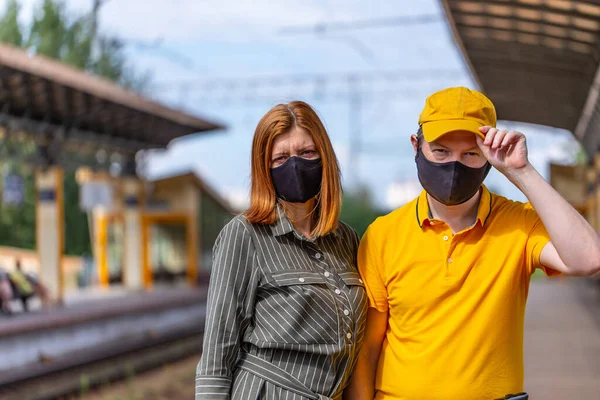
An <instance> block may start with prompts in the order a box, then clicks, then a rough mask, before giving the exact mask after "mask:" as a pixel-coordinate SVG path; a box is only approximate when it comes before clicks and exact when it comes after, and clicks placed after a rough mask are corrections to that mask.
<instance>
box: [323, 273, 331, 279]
mask: <svg viewBox="0 0 600 400" xmlns="http://www.w3.org/2000/svg"><path fill="white" fill-rule="evenodd" d="M323 275H325V278H329V275H331V274H330V273H329V272H325V273H324V274H323Z"/></svg>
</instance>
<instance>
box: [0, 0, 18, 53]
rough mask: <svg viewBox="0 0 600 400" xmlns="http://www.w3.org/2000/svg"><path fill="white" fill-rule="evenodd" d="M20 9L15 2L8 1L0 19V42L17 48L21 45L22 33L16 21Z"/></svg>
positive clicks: (14, 0)
mask: <svg viewBox="0 0 600 400" xmlns="http://www.w3.org/2000/svg"><path fill="white" fill-rule="evenodd" d="M20 9H21V6H20V5H19V3H18V2H17V0H9V2H8V3H7V4H6V9H5V10H4V13H3V14H2V17H0V42H3V43H8V44H12V45H13V46H17V47H21V46H22V45H23V33H22V31H21V27H20V25H19V21H18V18H19V10H20Z"/></svg>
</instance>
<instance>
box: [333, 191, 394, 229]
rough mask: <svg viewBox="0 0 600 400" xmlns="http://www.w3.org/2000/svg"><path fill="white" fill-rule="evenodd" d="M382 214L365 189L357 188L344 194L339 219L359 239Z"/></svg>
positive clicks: (383, 212)
mask: <svg viewBox="0 0 600 400" xmlns="http://www.w3.org/2000/svg"><path fill="white" fill-rule="evenodd" d="M384 214H385V211H383V210H381V209H379V208H378V207H377V206H376V205H375V204H374V202H373V199H372V198H371V194H370V193H369V190H368V189H367V188H366V187H359V188H356V189H354V190H353V191H352V192H347V193H344V202H343V205H342V212H341V214H340V219H341V220H342V221H344V222H345V223H347V224H348V225H350V226H351V227H352V228H354V230H355V231H356V233H358V236H359V237H362V235H363V234H364V233H365V231H366V230H367V227H368V226H369V225H370V224H371V223H372V222H373V221H375V219H376V218H377V217H379V216H381V215H384Z"/></svg>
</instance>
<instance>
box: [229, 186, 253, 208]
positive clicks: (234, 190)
mask: <svg viewBox="0 0 600 400" xmlns="http://www.w3.org/2000/svg"><path fill="white" fill-rule="evenodd" d="M223 193H224V197H225V199H226V200H227V201H228V202H229V204H230V205H231V207H232V208H233V209H234V210H236V211H243V210H246V209H247V208H248V207H249V206H250V193H249V192H248V190H247V189H244V188H241V187H228V188H225V190H224V191H223Z"/></svg>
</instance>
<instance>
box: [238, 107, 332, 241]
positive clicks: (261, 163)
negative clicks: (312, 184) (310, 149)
mask: <svg viewBox="0 0 600 400" xmlns="http://www.w3.org/2000/svg"><path fill="white" fill-rule="evenodd" d="M295 127H298V128H302V129H304V130H305V131H306V132H308V133H309V134H310V135H311V136H312V139H313V141H314V142H315V146H316V148H317V152H318V153H319V155H320V156H321V160H322V163H323V179H322V182H321V191H320V192H319V194H318V195H317V197H316V206H315V207H316V209H315V211H316V218H317V220H316V224H315V227H314V229H313V231H312V232H311V233H312V235H314V236H323V235H325V234H327V233H329V232H332V231H333V230H335V229H336V228H337V226H338V218H339V215H340V209H341V206H342V184H341V176H340V175H341V173H340V167H339V164H338V160H337V157H336V156H335V152H334V151H333V146H332V145H331V140H329V136H328V135H327V131H326V130H325V127H324V126H323V123H322V122H321V120H320V119H319V116H318V115H317V113H316V112H315V110H313V109H312V107H311V106H309V105H308V104H306V103H305V102H303V101H293V102H291V103H288V104H279V105H277V106H275V107H273V108H272V109H271V110H269V112H267V113H266V114H265V115H264V116H263V117H262V119H261V120H260V121H259V123H258V125H257V126H256V131H255V132H254V139H253V141H252V178H251V189H250V208H248V210H246V213H245V216H246V219H247V220H248V221H249V222H251V223H256V224H273V223H275V221H276V220H277V212H276V206H277V195H276V194H275V187H274V186H273V182H272V181H271V153H272V152H273V142H274V141H275V138H276V137H277V136H279V135H283V134H285V133H288V132H290V131H291V130H292V129H293V128H295Z"/></svg>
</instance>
